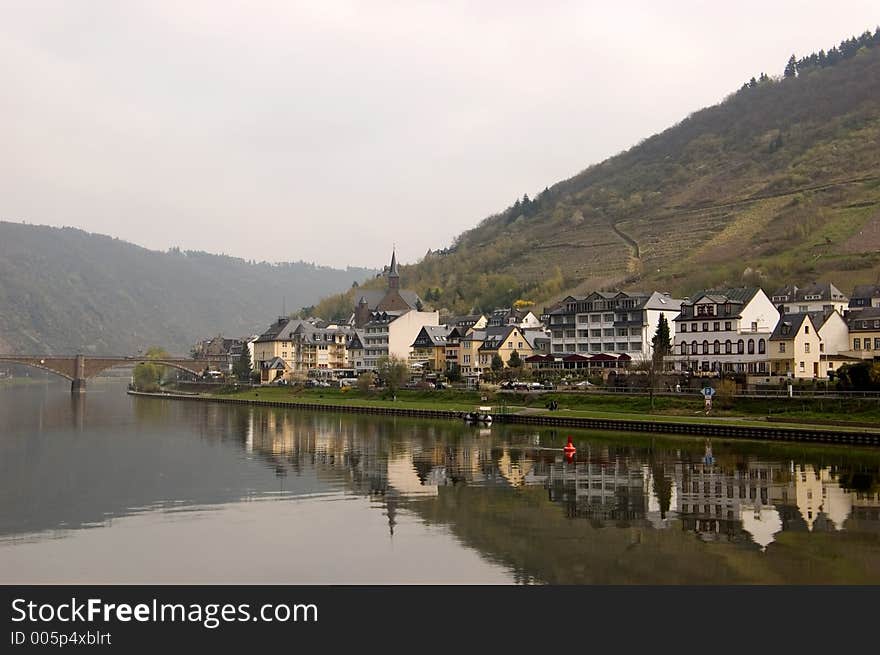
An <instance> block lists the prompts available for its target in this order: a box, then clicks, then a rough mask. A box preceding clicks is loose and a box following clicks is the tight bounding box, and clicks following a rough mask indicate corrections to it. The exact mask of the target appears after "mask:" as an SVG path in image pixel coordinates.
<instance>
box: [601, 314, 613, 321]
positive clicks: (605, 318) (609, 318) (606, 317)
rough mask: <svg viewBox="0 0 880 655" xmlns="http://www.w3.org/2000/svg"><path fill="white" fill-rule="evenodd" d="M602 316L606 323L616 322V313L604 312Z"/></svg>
mask: <svg viewBox="0 0 880 655" xmlns="http://www.w3.org/2000/svg"><path fill="white" fill-rule="evenodd" d="M602 318H603V320H604V321H605V322H606V323H613V322H614V314H604V315H603V316H602Z"/></svg>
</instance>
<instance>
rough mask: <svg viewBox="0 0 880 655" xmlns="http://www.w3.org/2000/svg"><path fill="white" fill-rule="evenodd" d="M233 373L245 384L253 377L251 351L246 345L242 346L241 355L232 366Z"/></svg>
mask: <svg viewBox="0 0 880 655" xmlns="http://www.w3.org/2000/svg"><path fill="white" fill-rule="evenodd" d="M232 372H233V373H234V374H235V377H237V378H238V379H239V380H241V381H243V382H244V381H247V380H249V379H250V377H251V351H250V349H249V348H248V347H247V344H246V343H245V344H242V347H241V355H239V356H238V358H237V359H236V360H235V362H233V364H232Z"/></svg>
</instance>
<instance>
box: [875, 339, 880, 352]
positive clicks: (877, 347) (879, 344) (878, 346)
mask: <svg viewBox="0 0 880 655" xmlns="http://www.w3.org/2000/svg"><path fill="white" fill-rule="evenodd" d="M874 350H880V339H878V338H877V337H874Z"/></svg>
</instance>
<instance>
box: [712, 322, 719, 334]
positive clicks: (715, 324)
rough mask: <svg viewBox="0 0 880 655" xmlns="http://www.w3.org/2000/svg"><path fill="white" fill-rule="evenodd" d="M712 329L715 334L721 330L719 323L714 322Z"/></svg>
mask: <svg viewBox="0 0 880 655" xmlns="http://www.w3.org/2000/svg"><path fill="white" fill-rule="evenodd" d="M712 329H713V330H714V331H715V332H718V330H720V329H721V323H719V322H718V321H715V322H714V323H713V324H712Z"/></svg>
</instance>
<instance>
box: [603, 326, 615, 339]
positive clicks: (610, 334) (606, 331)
mask: <svg viewBox="0 0 880 655" xmlns="http://www.w3.org/2000/svg"><path fill="white" fill-rule="evenodd" d="M602 334H603V335H604V336H606V337H613V336H614V328H605V329H604V330H602Z"/></svg>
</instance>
